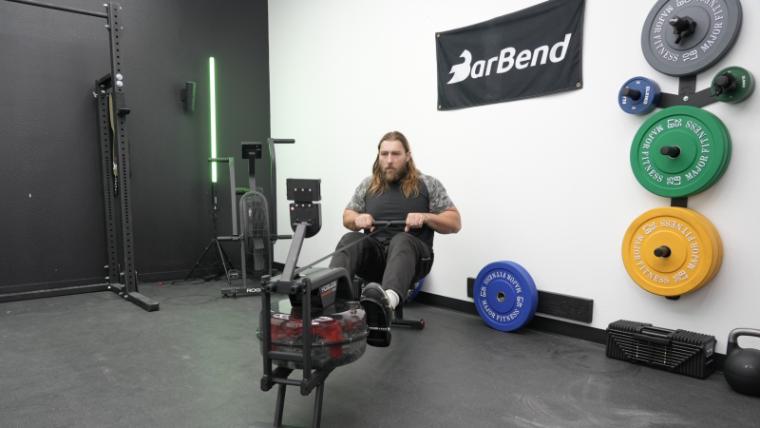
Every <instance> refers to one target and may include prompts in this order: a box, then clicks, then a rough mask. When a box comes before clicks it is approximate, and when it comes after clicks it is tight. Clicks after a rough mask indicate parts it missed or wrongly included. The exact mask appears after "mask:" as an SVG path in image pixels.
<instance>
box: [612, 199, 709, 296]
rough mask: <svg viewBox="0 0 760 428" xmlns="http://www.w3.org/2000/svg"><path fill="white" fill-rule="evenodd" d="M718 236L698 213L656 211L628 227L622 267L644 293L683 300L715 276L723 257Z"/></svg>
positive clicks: (675, 209)
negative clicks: (678, 297)
mask: <svg viewBox="0 0 760 428" xmlns="http://www.w3.org/2000/svg"><path fill="white" fill-rule="evenodd" d="M716 236H717V230H714V227H712V224H711V223H710V222H709V220H707V219H706V218H705V217H704V216H702V215H701V214H699V213H697V212H696V211H693V210H690V209H688V208H679V207H665V208H655V209H653V210H649V211H647V212H645V213H644V214H642V215H640V216H639V217H638V218H637V219H636V220H634V221H633V223H631V225H630V226H629V227H628V230H627V231H626V233H625V237H624V238H623V247H622V254H623V264H624V265H625V269H626V271H627V272H628V275H630V276H631V278H632V279H633V280H634V282H636V284H638V285H639V286H640V287H641V288H643V289H644V290H646V291H649V292H650V293H654V294H657V295H659V296H668V297H670V296H680V295H683V294H686V293H689V292H692V291H694V290H696V289H698V288H699V287H701V286H702V285H704V284H705V283H706V282H707V281H709V279H710V275H714V274H715V273H716V271H717V269H715V267H716V265H719V259H720V257H722V256H721V254H720V251H719V246H718V245H717V244H716V242H715V237H716ZM716 253H717V254H716ZM714 269H715V270H714Z"/></svg>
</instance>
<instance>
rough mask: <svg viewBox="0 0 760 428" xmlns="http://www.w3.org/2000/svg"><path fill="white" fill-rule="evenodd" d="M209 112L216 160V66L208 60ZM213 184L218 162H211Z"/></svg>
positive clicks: (212, 149)
mask: <svg viewBox="0 0 760 428" xmlns="http://www.w3.org/2000/svg"><path fill="white" fill-rule="evenodd" d="M208 87H209V104H210V105H209V111H210V112H211V121H210V123H211V126H210V128H211V157H212V158H216V64H215V62H214V57H213V56H212V57H209V59H208ZM211 182H212V183H216V162H211Z"/></svg>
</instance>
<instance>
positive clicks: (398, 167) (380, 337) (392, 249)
mask: <svg viewBox="0 0 760 428" xmlns="http://www.w3.org/2000/svg"><path fill="white" fill-rule="evenodd" d="M394 220H404V221H405V222H404V224H403V225H400V226H398V227H393V226H389V227H378V228H376V225H375V222H376V221H394ZM343 225H344V226H345V227H346V228H348V229H350V230H352V232H349V233H347V234H345V235H344V236H343V238H342V239H341V240H340V242H339V243H338V247H337V248H343V247H345V246H347V245H349V244H352V243H356V244H355V245H351V246H350V247H347V248H345V249H344V250H342V251H339V252H337V253H335V254H334V255H333V257H332V260H331V261H330V267H343V268H345V269H346V270H347V271H348V274H349V277H352V278H353V276H354V275H358V276H360V277H361V278H362V279H364V280H365V281H369V284H367V285H366V286H365V287H364V290H363V291H362V294H361V299H360V302H361V305H362V307H364V310H365V311H366V312H367V324H368V325H369V327H370V331H369V337H368V339H367V343H368V344H370V345H374V346H388V345H389V344H390V338H391V336H390V324H391V321H392V317H393V310H394V309H395V308H396V306H397V305H399V304H400V303H403V300H404V299H406V296H407V295H408V292H409V289H410V287H411V286H412V285H413V284H415V283H416V282H417V281H419V279H420V278H422V277H424V276H425V275H427V274H428V272H430V268H431V267H432V265H433V236H434V233H435V232H438V233H456V232H459V230H460V229H461V227H462V226H461V218H460V215H459V211H458V210H457V209H456V207H455V206H454V203H453V202H452V201H451V198H449V195H448V194H447V193H446V189H445V188H444V187H443V185H442V184H441V182H440V181H438V180H437V179H436V178H434V177H432V176H429V175H425V174H423V173H421V172H420V171H419V170H418V169H417V168H416V167H415V165H414V160H413V159H412V152H411V151H410V149H409V142H408V141H407V139H406V137H405V136H404V135H403V134H402V133H400V132H398V131H392V132H388V133H387V134H385V135H383V137H382V138H381V139H380V143H379V144H378V146H377V158H376V159H375V163H374V164H373V165H372V175H371V176H370V177H367V178H365V179H364V180H363V181H362V182H361V184H359V186H358V187H357V188H356V191H355V192H354V195H353V197H352V198H351V201H350V202H349V203H348V205H347V206H346V209H345V211H344V212H343ZM360 231H365V232H370V233H372V236H369V237H367V236H366V235H365V234H364V233H361V232H360ZM359 240H361V242H356V241H359Z"/></svg>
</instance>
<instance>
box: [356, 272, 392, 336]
mask: <svg viewBox="0 0 760 428" xmlns="http://www.w3.org/2000/svg"><path fill="white" fill-rule="evenodd" d="M359 302H360V303H361V305H362V307H363V308H364V311H365V312H366V313H367V330H369V333H368V335H367V344H368V345H372V346H383V347H384V346H388V345H390V344H391V321H393V310H392V309H391V307H390V304H389V303H388V297H387V296H386V295H385V291H384V290H383V287H381V286H380V284H378V283H376V282H370V283H369V284H367V285H366V286H365V287H364V290H363V291H362V296H361V299H359Z"/></svg>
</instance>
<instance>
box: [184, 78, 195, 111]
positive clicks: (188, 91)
mask: <svg viewBox="0 0 760 428" xmlns="http://www.w3.org/2000/svg"><path fill="white" fill-rule="evenodd" d="M181 98H182V108H183V109H184V110H185V111H186V112H187V113H193V112H195V82H193V81H187V82H185V87H184V88H182V95H181Z"/></svg>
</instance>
